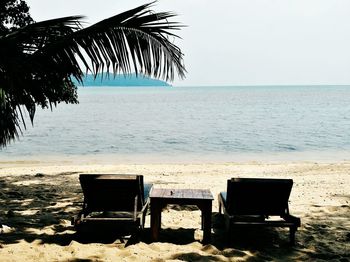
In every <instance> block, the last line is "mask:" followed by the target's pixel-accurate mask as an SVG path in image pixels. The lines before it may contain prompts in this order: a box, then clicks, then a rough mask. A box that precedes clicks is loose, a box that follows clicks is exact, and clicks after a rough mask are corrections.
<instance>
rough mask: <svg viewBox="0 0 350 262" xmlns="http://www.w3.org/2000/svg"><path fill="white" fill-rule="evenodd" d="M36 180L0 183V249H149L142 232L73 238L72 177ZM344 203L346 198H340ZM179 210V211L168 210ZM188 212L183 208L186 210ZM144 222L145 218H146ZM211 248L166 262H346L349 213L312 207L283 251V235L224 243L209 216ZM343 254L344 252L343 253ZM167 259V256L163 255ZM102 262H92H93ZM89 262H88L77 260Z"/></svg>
mask: <svg viewBox="0 0 350 262" xmlns="http://www.w3.org/2000/svg"><path fill="white" fill-rule="evenodd" d="M52 178H53V177H52V176H51V175H44V174H37V175H35V176H33V175H21V176H8V177H2V178H1V179H0V221H1V224H3V225H7V226H9V227H13V228H14V231H13V232H10V233H6V234H0V244H2V245H7V244H13V243H18V242H20V241H23V240H25V241H27V242H33V241H38V242H39V243H40V244H57V245H61V246H67V245H69V244H70V243H71V242H72V240H75V241H77V242H79V243H116V242H118V243H119V244H118V245H117V246H119V247H120V246H121V247H127V246H129V245H133V244H136V243H138V242H144V243H147V244H150V243H151V240H150V230H149V228H146V229H145V230H143V231H142V232H139V234H136V235H133V236H132V237H127V238H125V237H123V236H120V235H115V234H113V235H111V234H104V233H103V234H94V233H91V234H88V235H79V234H76V233H75V231H74V230H73V228H72V227H71V226H70V223H69V219H70V218H71V217H72V216H73V215H76V214H77V213H78V211H79V210H80V207H81V204H82V203H81V202H82V192H81V188H80V184H79V181H78V179H77V175H76V174H75V173H61V174H58V175H55V177H54V179H52ZM339 197H346V198H349V202H350V196H339ZM170 208H173V209H175V210H181V208H179V207H170ZM185 208H187V209H188V207H185ZM147 219H149V217H148V218H147ZM212 221H213V234H212V243H211V244H210V245H205V246H202V247H201V252H198V253H197V252H188V253H186V252H182V253H181V252H179V253H176V254H173V255H170V256H169V257H168V258H167V259H178V260H185V261H227V260H230V259H232V258H236V259H240V260H242V261H256V260H276V259H277V260H312V259H327V260H328V259H338V260H340V261H347V259H350V255H349V252H348V251H349V249H348V248H349V243H350V233H349V232H350V231H349V229H350V207H349V205H344V206H340V207H332V206H330V207H327V206H323V207H320V206H313V207H311V209H310V212H309V213H308V214H305V216H303V217H302V227H301V228H300V229H299V230H298V231H297V234H296V241H297V244H296V245H295V246H294V247H290V246H289V245H288V241H289V238H288V237H289V235H288V230H287V229H271V228H267V229H266V228H260V229H246V230H244V231H242V230H237V232H235V235H234V236H233V237H232V241H230V242H228V241H227V238H226V234H225V229H224V221H223V217H222V216H221V215H219V214H218V213H213V217H212ZM194 235H195V229H183V228H178V229H172V228H165V229H162V230H161V231H160V239H159V242H164V243H171V244H177V245H187V244H191V243H193V242H196V243H198V241H197V240H196V239H195V237H194ZM346 250H347V251H346ZM165 255H167V254H165ZM99 259H101V258H96V260H97V261H98V260H99ZM76 261H89V260H81V259H80V260H76Z"/></svg>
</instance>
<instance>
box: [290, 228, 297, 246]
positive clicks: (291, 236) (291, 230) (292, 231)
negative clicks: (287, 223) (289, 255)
mask: <svg viewBox="0 0 350 262" xmlns="http://www.w3.org/2000/svg"><path fill="white" fill-rule="evenodd" d="M296 231H297V227H295V226H292V227H290V228H289V243H290V244H291V245H292V246H294V245H295V232H296Z"/></svg>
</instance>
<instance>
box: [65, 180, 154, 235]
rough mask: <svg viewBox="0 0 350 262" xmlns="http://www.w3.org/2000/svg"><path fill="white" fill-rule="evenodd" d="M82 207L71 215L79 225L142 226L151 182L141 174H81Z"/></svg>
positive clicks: (98, 227)
mask: <svg viewBox="0 0 350 262" xmlns="http://www.w3.org/2000/svg"><path fill="white" fill-rule="evenodd" d="M79 180H80V184H81V187H82V190H83V194H84V203H83V209H82V211H81V212H80V213H79V215H78V216H76V217H74V218H73V219H72V224H73V225H74V226H75V227H76V229H77V230H78V231H79V230H80V229H83V230H82V231H84V229H87V228H95V229H100V228H104V229H109V230H111V229H112V228H114V227H116V228H119V229H121V230H125V229H127V230H129V231H134V230H137V229H143V227H144V224H145V217H146V212H147V208H148V204H149V200H148V194H149V191H150V189H151V185H144V183H143V176H142V175H119V174H81V175H80V176H79Z"/></svg>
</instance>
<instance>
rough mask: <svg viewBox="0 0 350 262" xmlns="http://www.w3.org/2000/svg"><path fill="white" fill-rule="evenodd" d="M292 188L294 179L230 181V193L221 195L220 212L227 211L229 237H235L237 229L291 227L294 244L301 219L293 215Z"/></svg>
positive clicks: (228, 188) (225, 213)
mask: <svg viewBox="0 0 350 262" xmlns="http://www.w3.org/2000/svg"><path fill="white" fill-rule="evenodd" d="M292 186H293V180H292V179H263V178H232V179H229V180H228V181H227V191H226V192H222V193H220V194H219V213H220V214H221V209H223V212H224V215H225V218H226V219H225V222H226V227H227V231H228V234H229V235H228V236H231V234H232V228H233V227H242V226H270V227H289V229H290V243H291V244H294V243H295V232H296V231H297V228H298V227H300V218H297V217H295V216H292V215H290V214H289V208H288V199H289V195H290V192H291V189H292ZM270 216H279V217H280V219H278V220H271V218H270Z"/></svg>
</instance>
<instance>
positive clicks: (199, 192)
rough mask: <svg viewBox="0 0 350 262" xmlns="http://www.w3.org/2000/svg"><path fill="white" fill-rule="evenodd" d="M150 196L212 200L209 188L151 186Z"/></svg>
mask: <svg viewBox="0 0 350 262" xmlns="http://www.w3.org/2000/svg"><path fill="white" fill-rule="evenodd" d="M150 198H168V199H202V200H213V199H214V197H213V195H212V194H211V192H210V190H209V189H187V188H186V189H179V188H176V189H169V188H152V190H151V192H150Z"/></svg>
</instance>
